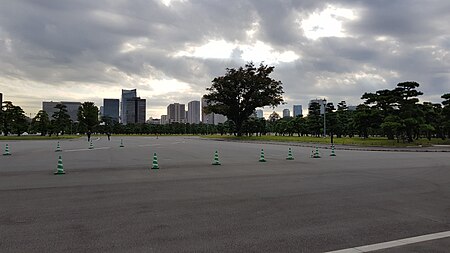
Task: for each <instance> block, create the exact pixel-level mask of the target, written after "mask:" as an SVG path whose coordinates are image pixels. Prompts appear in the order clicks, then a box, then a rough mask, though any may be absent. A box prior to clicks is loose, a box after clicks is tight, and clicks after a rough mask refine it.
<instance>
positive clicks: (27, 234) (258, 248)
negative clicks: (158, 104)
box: [0, 136, 450, 252]
mask: <svg viewBox="0 0 450 253" xmlns="http://www.w3.org/2000/svg"><path fill="white" fill-rule="evenodd" d="M123 140H124V145H125V147H124V148H119V145H120V139H119V137H114V136H113V138H112V140H111V141H107V140H106V138H105V137H102V138H94V141H93V144H94V149H88V147H89V144H88V142H87V141H86V139H76V140H64V141H61V142H60V144H61V148H62V149H63V152H58V153H56V152H54V150H55V148H56V142H55V141H16V142H8V144H9V146H10V151H11V153H12V155H11V156H1V157H0V252H326V251H334V250H340V249H349V248H350V249H349V250H348V251H347V252H360V251H351V250H352V249H351V248H353V247H358V246H364V245H369V244H375V243H382V242H388V241H393V240H398V239H403V238H409V237H415V236H420V235H426V234H432V233H438V232H444V231H449V230H450V153H442V152H436V153H434V152H429V153H421V152H363V151H355V150H336V153H337V156H336V157H330V156H329V154H330V153H329V152H330V151H329V150H322V158H320V159H313V158H310V157H309V156H310V154H311V149H310V148H304V147H293V153H294V157H295V160H293V161H288V160H286V159H285V158H286V156H287V149H288V146H285V145H271V144H254V143H238V142H224V141H212V140H203V139H199V138H195V137H163V138H159V139H156V138H155V137H124V138H123ZM5 143H6V142H5V141H3V142H0V145H1V148H2V149H3V148H4V144H5ZM261 148H264V151H265V158H266V159H267V162H266V163H260V162H258V159H259V156H260V150H261ZM215 150H218V151H219V155H220V161H221V163H222V165H221V166H212V165H211V163H212V161H213V155H214V151H215ZM2 151H3V150H2ZM154 152H156V153H157V154H158V161H159V165H160V168H161V169H160V170H150V169H149V168H150V167H151V166H152V158H153V153H154ZM59 155H62V158H63V164H64V169H65V170H66V174H65V175H59V176H55V175H53V172H54V171H55V170H56V165H57V161H58V156H59ZM449 249H450V237H446V238H443V239H439V240H427V241H424V242H419V243H415V244H408V245H404V246H400V247H396V248H388V249H384V250H380V251H377V252H450V250H449Z"/></svg>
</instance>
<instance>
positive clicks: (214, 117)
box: [202, 98, 227, 125]
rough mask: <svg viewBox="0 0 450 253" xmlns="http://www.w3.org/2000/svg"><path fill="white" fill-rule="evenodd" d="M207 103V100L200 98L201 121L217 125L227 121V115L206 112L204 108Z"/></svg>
mask: <svg viewBox="0 0 450 253" xmlns="http://www.w3.org/2000/svg"><path fill="white" fill-rule="evenodd" d="M208 104H209V101H208V100H207V99H205V98H202V122H203V123H204V124H214V125H218V124H220V123H224V122H225V121H227V117H226V116H224V115H222V114H216V113H210V114H206V113H205V111H204V108H205V107H206V106H207V105H208Z"/></svg>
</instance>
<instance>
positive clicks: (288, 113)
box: [283, 109, 291, 118]
mask: <svg viewBox="0 0 450 253" xmlns="http://www.w3.org/2000/svg"><path fill="white" fill-rule="evenodd" d="M287 117H291V111H289V109H284V110H283V118H287Z"/></svg>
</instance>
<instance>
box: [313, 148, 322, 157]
mask: <svg viewBox="0 0 450 253" xmlns="http://www.w3.org/2000/svg"><path fill="white" fill-rule="evenodd" d="M313 158H320V154H319V148H318V147H316V152H314V156H313Z"/></svg>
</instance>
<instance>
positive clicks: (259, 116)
mask: <svg viewBox="0 0 450 253" xmlns="http://www.w3.org/2000/svg"><path fill="white" fill-rule="evenodd" d="M255 112H256V117H257V118H258V119H262V118H264V111H263V110H261V109H258V110H256V111H255Z"/></svg>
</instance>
